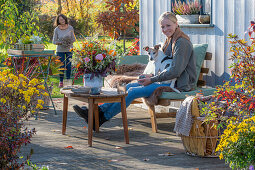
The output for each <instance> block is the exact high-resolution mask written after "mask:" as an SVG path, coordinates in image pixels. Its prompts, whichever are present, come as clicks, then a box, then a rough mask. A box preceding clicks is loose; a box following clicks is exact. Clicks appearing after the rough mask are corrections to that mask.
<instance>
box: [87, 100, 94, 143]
mask: <svg viewBox="0 0 255 170" xmlns="http://www.w3.org/2000/svg"><path fill="white" fill-rule="evenodd" d="M93 106H94V99H91V98H90V99H89V120H88V121H89V122H88V123H89V124H88V125H89V127H88V145H89V146H92V135H93Z"/></svg>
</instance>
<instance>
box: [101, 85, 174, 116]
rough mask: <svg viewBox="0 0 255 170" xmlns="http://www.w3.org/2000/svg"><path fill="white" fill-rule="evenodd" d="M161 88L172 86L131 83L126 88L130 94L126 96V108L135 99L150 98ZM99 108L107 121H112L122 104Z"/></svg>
mask: <svg viewBox="0 0 255 170" xmlns="http://www.w3.org/2000/svg"><path fill="white" fill-rule="evenodd" d="M161 86H170V84H157V83H152V84H150V85H148V86H142V85H140V84H138V83H129V84H128V85H127V86H126V89H127V92H128V95H127V96H126V107H128V106H129V105H130V104H131V103H132V101H133V100H134V99H137V98H141V97H149V96H150V95H151V94H152V93H153V92H154V90H155V89H156V88H158V87H161ZM99 107H100V109H101V110H102V111H103V112H104V117H105V118H106V119H107V120H109V119H111V118H112V117H114V116H115V115H117V114H118V113H120V112H121V105H120V103H105V104H103V105H101V106H99Z"/></svg>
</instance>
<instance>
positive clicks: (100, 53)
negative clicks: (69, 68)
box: [71, 38, 118, 79]
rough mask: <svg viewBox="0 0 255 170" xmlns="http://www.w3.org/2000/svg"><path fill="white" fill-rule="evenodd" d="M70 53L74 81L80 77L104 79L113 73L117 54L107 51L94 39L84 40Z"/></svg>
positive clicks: (110, 50)
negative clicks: (71, 54) (74, 70)
mask: <svg viewBox="0 0 255 170" xmlns="http://www.w3.org/2000/svg"><path fill="white" fill-rule="evenodd" d="M71 51H72V52H73V59H72V64H73V65H74V67H75V69H76V73H75V79H77V78H78V77H80V76H81V75H82V76H83V75H90V79H93V78H94V77H99V78H100V77H106V76H107V74H111V73H113V72H114V71H115V65H116V58H117V56H118V54H117V52H116V51H115V50H114V49H107V48H106V47H105V45H104V44H103V43H102V42H100V41H99V40H97V39H95V38H90V39H85V40H84V41H82V43H81V44H79V45H78V46H77V47H74V48H73V49H72V50H71Z"/></svg>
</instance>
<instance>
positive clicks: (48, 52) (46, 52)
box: [7, 49, 55, 56]
mask: <svg viewBox="0 0 255 170" xmlns="http://www.w3.org/2000/svg"><path fill="white" fill-rule="evenodd" d="M7 53H8V54H9V55H22V56H37V55H43V56H46V55H48V56H50V55H54V54H55V50H43V51H40V52H37V51H27V50H14V49H8V50H7Z"/></svg>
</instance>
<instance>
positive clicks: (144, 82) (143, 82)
mask: <svg viewBox="0 0 255 170" xmlns="http://www.w3.org/2000/svg"><path fill="white" fill-rule="evenodd" d="M138 83H139V84H141V85H143V86H147V85H149V84H151V78H143V79H139V80H138Z"/></svg>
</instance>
